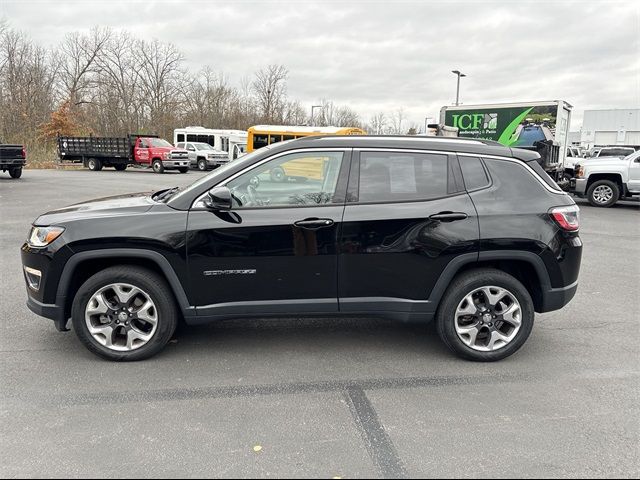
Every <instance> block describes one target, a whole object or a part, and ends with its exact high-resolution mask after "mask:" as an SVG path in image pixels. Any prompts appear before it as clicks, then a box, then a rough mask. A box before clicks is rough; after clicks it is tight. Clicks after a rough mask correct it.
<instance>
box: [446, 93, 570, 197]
mask: <svg viewBox="0 0 640 480" xmlns="http://www.w3.org/2000/svg"><path fill="white" fill-rule="evenodd" d="M572 109H573V107H572V106H571V105H570V104H569V103H567V102H565V101H564V100H550V101H541V102H517V103H488V104H482V105H458V106H445V107H442V109H441V110H440V123H441V124H443V125H446V126H449V127H454V128H457V129H458V136H459V137H461V138H482V139H486V140H495V141H496V142H499V143H501V144H502V145H504V146H506V147H513V148H524V149H527V150H535V151H537V152H538V153H539V154H540V157H541V161H540V163H541V165H542V167H543V168H544V169H545V171H546V172H547V173H549V175H551V177H552V178H553V179H555V180H556V181H557V182H558V183H559V184H561V186H563V185H564V184H566V187H567V188H568V179H565V178H564V175H563V172H564V168H563V166H564V163H565V158H566V154H567V146H568V144H569V126H570V124H571V110H572Z"/></svg>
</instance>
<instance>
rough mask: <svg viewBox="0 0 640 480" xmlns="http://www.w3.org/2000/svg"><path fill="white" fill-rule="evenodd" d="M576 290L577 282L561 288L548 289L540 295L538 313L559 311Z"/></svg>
mask: <svg viewBox="0 0 640 480" xmlns="http://www.w3.org/2000/svg"><path fill="white" fill-rule="evenodd" d="M577 290H578V282H577V281H576V282H575V283H572V284H571V285H568V286H566V287H562V288H550V289H548V290H547V291H546V292H544V294H543V295H542V307H541V309H540V313H545V312H553V311H554V310H560V309H561V308H562V307H564V306H565V305H566V304H567V303H569V302H570V301H571V299H572V298H573V297H574V296H575V294H576V291H577Z"/></svg>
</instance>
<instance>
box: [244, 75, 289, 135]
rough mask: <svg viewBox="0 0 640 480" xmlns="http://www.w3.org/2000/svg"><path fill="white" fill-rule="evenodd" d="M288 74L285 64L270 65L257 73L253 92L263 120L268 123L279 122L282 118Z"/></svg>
mask: <svg viewBox="0 0 640 480" xmlns="http://www.w3.org/2000/svg"><path fill="white" fill-rule="evenodd" d="M288 76H289V71H288V70H287V69H286V68H285V67H284V65H269V66H268V67H266V68H263V69H261V70H259V71H258V72H256V74H255V79H254V80H253V83H252V87H253V92H254V93H255V95H256V98H257V103H258V109H259V111H260V114H261V116H262V120H263V121H264V122H266V123H279V122H280V121H281V120H282V116H283V111H284V107H285V104H286V99H287V77H288Z"/></svg>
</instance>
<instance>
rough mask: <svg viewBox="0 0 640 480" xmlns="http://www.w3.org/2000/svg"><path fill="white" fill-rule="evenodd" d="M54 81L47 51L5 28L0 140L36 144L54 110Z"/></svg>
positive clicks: (0, 44)
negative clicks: (39, 131)
mask: <svg viewBox="0 0 640 480" xmlns="http://www.w3.org/2000/svg"><path fill="white" fill-rule="evenodd" d="M54 79H55V70H54V69H53V68H52V66H51V64H50V61H49V55H48V53H47V51H46V50H44V49H43V48H41V47H38V46H35V45H33V43H32V42H31V40H29V39H28V38H27V37H26V36H25V34H24V33H21V32H17V31H15V30H12V29H10V28H8V27H7V26H6V25H5V26H4V28H3V33H2V35H1V36H0V137H2V138H3V139H4V140H5V141H19V140H21V139H22V138H28V139H29V140H30V142H31V141H34V137H37V134H36V132H37V130H38V126H39V125H40V124H41V123H42V122H44V121H46V119H47V118H48V116H49V114H50V113H51V111H52V110H53V106H54V101H53V90H54Z"/></svg>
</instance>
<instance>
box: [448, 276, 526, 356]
mask: <svg viewBox="0 0 640 480" xmlns="http://www.w3.org/2000/svg"><path fill="white" fill-rule="evenodd" d="M521 324H522V308H521V306H520V303H519V302H518V300H517V299H516V297H515V296H514V295H513V293H511V292H510V291H508V290H507V289H505V288H502V287H496V286H483V287H480V288H476V289H475V290H473V291H472V292H470V293H468V294H467V295H466V296H465V297H464V298H463V299H462V301H461V302H460V303H459V304H458V308H457V309H456V314H455V329H456V333H457V335H458V337H459V338H460V340H462V342H463V343H464V344H465V345H466V346H468V347H469V348H472V349H473V350H476V351H479V352H493V351H496V350H499V349H501V348H503V347H505V346H507V345H508V344H509V343H510V342H511V341H512V340H513V339H514V338H515V337H516V335H517V334H518V332H519V331H520V326H521Z"/></svg>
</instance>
